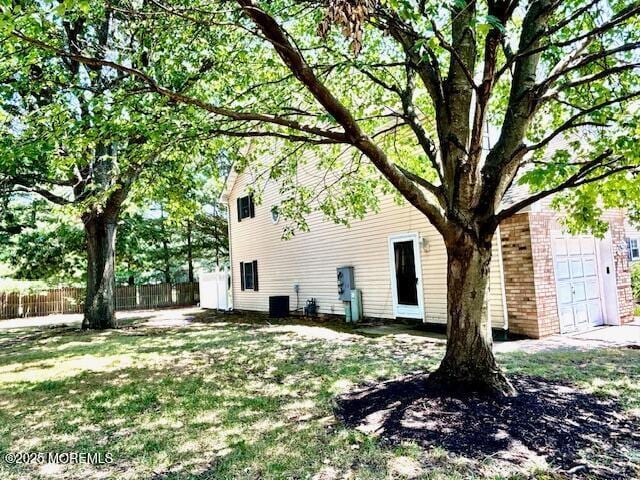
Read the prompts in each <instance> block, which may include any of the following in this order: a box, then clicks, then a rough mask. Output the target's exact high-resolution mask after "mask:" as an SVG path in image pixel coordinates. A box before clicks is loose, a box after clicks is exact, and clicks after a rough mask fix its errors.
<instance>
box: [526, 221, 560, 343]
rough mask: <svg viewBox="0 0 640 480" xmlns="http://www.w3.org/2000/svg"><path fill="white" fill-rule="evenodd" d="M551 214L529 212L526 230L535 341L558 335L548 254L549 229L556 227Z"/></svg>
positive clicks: (553, 281) (550, 262) (551, 266)
mask: <svg viewBox="0 0 640 480" xmlns="http://www.w3.org/2000/svg"><path fill="white" fill-rule="evenodd" d="M556 215H557V214H555V213H553V212H548V211H547V212H531V213H530V214H529V230H530V232H531V245H532V252H531V253H532V257H533V277H534V281H535V288H536V307H537V312H538V337H546V336H548V335H553V334H556V333H560V317H559V316H558V303H557V297H556V278H555V272H554V268H553V253H552V252H551V243H552V241H551V229H552V227H553V226H554V225H556V222H555V217H556Z"/></svg>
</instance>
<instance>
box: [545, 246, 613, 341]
mask: <svg viewBox="0 0 640 480" xmlns="http://www.w3.org/2000/svg"><path fill="white" fill-rule="evenodd" d="M553 257H554V262H553V263H554V266H555V273H556V292H557V296H558V314H559V316H560V331H561V332H562V333H569V332H576V331H581V330H586V329H588V328H589V327H592V326H598V325H602V324H604V318H603V316H602V307H601V305H600V282H599V279H598V262H597V259H596V241H595V239H594V238H593V237H590V236H557V237H555V238H554V240H553Z"/></svg>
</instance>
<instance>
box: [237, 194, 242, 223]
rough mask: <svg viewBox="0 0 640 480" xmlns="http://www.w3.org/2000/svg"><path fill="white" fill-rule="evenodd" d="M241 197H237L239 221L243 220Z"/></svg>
mask: <svg viewBox="0 0 640 480" xmlns="http://www.w3.org/2000/svg"><path fill="white" fill-rule="evenodd" d="M240 200H241V198H239V197H238V198H237V199H236V205H237V207H238V221H239V222H241V221H242V202H240Z"/></svg>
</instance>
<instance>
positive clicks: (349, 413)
mask: <svg viewBox="0 0 640 480" xmlns="http://www.w3.org/2000/svg"><path fill="white" fill-rule="evenodd" d="M426 380H427V375H426V374H416V375H411V376H407V377H403V378H400V379H397V380H392V381H388V382H383V383H378V384H375V385H370V386H366V387H364V388H361V389H359V390H357V391H353V392H349V393H347V394H345V395H342V396H340V397H338V398H336V401H335V410H336V415H337V417H338V418H340V419H341V420H342V421H343V422H344V423H345V424H346V425H347V426H350V427H353V428H358V429H359V430H361V431H364V432H366V433H371V434H375V435H379V436H380V437H381V439H382V440H383V441H386V442H389V443H391V444H398V443H400V442H402V441H407V440H408V441H413V442H416V443H418V444H420V445H422V446H424V447H429V446H436V445H438V446H441V447H443V448H445V449H446V450H448V451H449V452H451V453H454V454H459V455H463V456H466V457H469V458H474V459H482V458H486V457H488V456H492V457H494V458H502V459H504V460H507V461H509V462H515V463H524V462H525V461H527V459H529V458H531V457H534V456H537V457H543V458H545V459H546V461H547V462H548V463H549V464H550V465H552V466H553V467H554V468H555V469H556V470H557V471H558V472H559V473H565V474H566V473H569V474H572V475H578V476H582V475H584V476H589V477H591V478H606V479H618V478H619V479H628V478H640V476H639V475H640V470H639V465H638V463H637V461H638V459H637V457H635V461H632V460H630V458H629V457H630V456H632V455H634V453H633V450H635V455H638V452H639V451H640V425H638V422H637V420H635V419H630V418H628V417H626V416H625V415H624V414H623V413H622V409H621V407H620V406H619V404H618V403H617V402H616V401H614V400H610V399H602V398H597V397H595V396H593V395H590V394H588V393H585V392H581V391H579V390H577V389H576V388H575V387H573V386H571V385H570V384H567V383H563V382H554V381H549V380H544V379H541V378H533V377H525V376H512V377H510V380H511V381H512V383H513V385H514V387H515V388H516V389H517V391H518V392H519V394H518V396H516V397H514V398H508V399H501V400H495V399H489V398H486V397H482V396H480V395H469V396H466V397H458V398H455V397H452V396H451V395H450V394H448V393H445V392H443V391H442V390H440V389H439V388H438V387H437V386H435V385H433V384H430V383H429V382H427V381H426Z"/></svg>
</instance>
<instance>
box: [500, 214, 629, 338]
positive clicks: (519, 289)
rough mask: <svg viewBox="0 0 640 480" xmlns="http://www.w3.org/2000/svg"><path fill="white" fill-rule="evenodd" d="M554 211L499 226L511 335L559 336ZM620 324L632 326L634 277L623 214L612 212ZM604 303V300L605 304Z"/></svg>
mask: <svg viewBox="0 0 640 480" xmlns="http://www.w3.org/2000/svg"><path fill="white" fill-rule="evenodd" d="M557 217H558V215H557V213H555V212H553V211H542V212H530V213H520V214H517V215H514V216H513V217H511V218H509V219H507V220H505V221H504V222H502V223H501V224H500V235H501V241H502V257H503V265H504V277H505V278H504V280H505V290H506V297H507V311H508V315H509V331H510V332H512V333H516V334H520V335H526V336H528V337H532V338H540V337H545V336H548V335H553V334H556V333H560V319H559V317H558V305H557V297H556V283H555V272H554V267H553V255H552V251H551V244H552V238H551V232H552V230H558V229H560V225H559V223H558V219H557ZM604 219H605V220H607V221H608V222H609V226H610V232H611V241H612V245H613V256H614V263H615V273H616V282H617V288H618V312H619V314H620V321H621V322H622V323H627V322H630V321H632V320H633V307H634V302H633V294H632V291H631V274H630V269H629V259H628V255H627V249H626V242H625V226H624V212H622V211H619V210H618V211H608V212H607V213H606V214H605V216H604ZM603 301H606V299H603Z"/></svg>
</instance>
